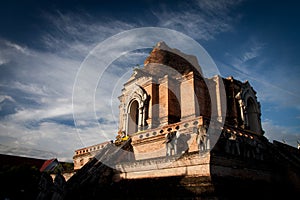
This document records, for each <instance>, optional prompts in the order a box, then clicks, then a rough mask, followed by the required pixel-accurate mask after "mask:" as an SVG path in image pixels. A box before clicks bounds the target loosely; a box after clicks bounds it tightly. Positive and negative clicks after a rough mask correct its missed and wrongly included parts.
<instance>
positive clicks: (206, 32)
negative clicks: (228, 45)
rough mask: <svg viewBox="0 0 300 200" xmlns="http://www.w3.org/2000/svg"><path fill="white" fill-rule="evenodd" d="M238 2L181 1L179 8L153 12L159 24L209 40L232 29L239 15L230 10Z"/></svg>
mask: <svg viewBox="0 0 300 200" xmlns="http://www.w3.org/2000/svg"><path fill="white" fill-rule="evenodd" d="M240 3H241V1H225V0H217V1H208V0H205V1H196V2H194V3H185V2H181V3H180V5H178V7H179V8H180V9H179V10H176V11H173V10H170V9H169V8H166V7H162V8H161V9H160V10H154V11H153V14H154V15H155V16H156V17H157V18H158V20H159V22H158V24H159V26H163V27H168V28H172V29H175V30H180V31H183V32H185V33H186V34H187V35H189V36H191V37H193V38H195V39H201V40H210V39H214V37H215V36H216V35H217V34H219V33H222V32H227V31H232V30H233V29H234V26H233V25H234V24H235V23H236V22H238V20H239V19H240V17H241V16H240V15H239V14H238V13H232V11H233V10H234V8H235V7H236V6H238V5H239V4H240Z"/></svg>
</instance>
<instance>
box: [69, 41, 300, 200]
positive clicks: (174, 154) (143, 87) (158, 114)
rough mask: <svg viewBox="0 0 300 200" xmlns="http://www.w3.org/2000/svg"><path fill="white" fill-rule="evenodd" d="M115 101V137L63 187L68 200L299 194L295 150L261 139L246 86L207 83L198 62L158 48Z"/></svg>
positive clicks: (257, 112)
mask: <svg viewBox="0 0 300 200" xmlns="http://www.w3.org/2000/svg"><path fill="white" fill-rule="evenodd" d="M119 100H120V106H119V111H120V115H119V117H120V118H119V133H120V135H119V136H118V137H117V139H116V140H115V142H114V143H108V144H107V145H106V146H105V147H104V148H102V149H101V151H99V153H98V154H97V155H96V156H95V157H94V159H92V160H90V161H89V162H88V163H87V164H86V165H84V166H83V167H82V168H81V169H80V170H79V171H78V172H77V173H76V174H75V175H74V176H73V177H72V178H71V179H70V180H69V181H68V187H67V188H66V199H69V198H70V199H71V198H74V197H76V198H79V199H83V198H84V199H85V198H91V199H96V198H98V197H101V196H102V195H104V194H107V195H112V197H113V198H124V197H126V198H144V197H147V198H148V197H149V198H166V199H168V198H171V199H173V198H191V199H193V198H217V199H218V198H221V199H222V198H224V199H228V198H229V199H232V198H239V199H240V198H241V197H240V196H239V194H240V193H241V192H243V198H248V197H249V198H250V197H251V198H263V197H278V196H282V197H286V196H289V195H295V194H299V193H300V178H299V172H300V153H299V150H298V149H296V148H294V147H291V146H288V145H286V144H283V143H280V142H278V141H273V143H271V142H269V141H268V139H267V138H266V137H265V136H264V131H263V130H262V126H261V109H260V103H259V102H258V100H257V96H256V92H255V90H254V89H253V88H252V87H251V85H250V83H249V82H248V81H245V82H241V81H239V80H236V79H234V78H233V77H228V78H222V77H220V76H214V77H204V76H203V73H202V70H201V67H200V66H199V64H198V62H197V59H196V57H194V56H191V55H186V54H184V53H183V52H180V51H179V50H177V49H171V48H170V47H168V46H167V45H166V44H165V43H164V42H159V43H158V44H157V45H156V46H155V47H154V48H153V50H152V52H151V53H150V55H149V56H148V58H147V59H146V60H145V62H144V66H143V67H140V68H135V69H134V71H133V74H132V76H131V77H130V79H129V80H128V81H127V82H126V83H124V88H123V89H122V94H121V96H120V97H119ZM77 157H78V156H77ZM77 157H76V158H77ZM253 191H255V192H253Z"/></svg>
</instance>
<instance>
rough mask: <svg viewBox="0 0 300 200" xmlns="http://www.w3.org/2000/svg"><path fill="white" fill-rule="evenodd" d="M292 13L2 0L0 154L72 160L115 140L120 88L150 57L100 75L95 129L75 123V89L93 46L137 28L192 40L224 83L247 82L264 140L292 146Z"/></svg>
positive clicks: (299, 72) (220, 2) (182, 4)
mask: <svg viewBox="0 0 300 200" xmlns="http://www.w3.org/2000/svg"><path fill="white" fill-rule="evenodd" d="M299 9H300V4H299V3H297V1H256V0H252V1H247V0H237V1H233V0H217V1H210V0H203V1H201V0H199V1H196V0H195V1H164V0H163V1H153V0H145V1H115V0H110V1H108V0H107V1H89V0H88V1H79V0H78V1H75V0H74V1H55V0H54V1H26V2H25V1H24V2H22V1H21V2H19V1H14V0H11V1H7V2H2V3H1V7H0V25H1V29H0V153H5V154H14V155H22V156H31V157H38V158H50V157H57V158H59V159H60V160H65V161H70V160H72V156H73V153H74V150H75V149H77V148H81V147H83V146H85V145H91V144H96V143H98V142H99V143H100V142H103V141H105V140H108V139H113V138H114V137H115V135H114V134H115V133H116V131H117V123H118V105H119V104H118V103H119V102H118V99H116V97H117V96H118V94H119V93H118V92H119V89H120V85H122V84H121V83H122V81H124V80H126V78H128V77H129V76H130V73H131V70H132V66H134V65H136V64H142V61H143V59H144V58H145V57H146V56H147V51H135V52H130V53H129V54H127V55H124V56H122V57H120V58H119V59H118V60H116V61H115V62H114V63H112V64H111V66H110V68H109V69H108V70H107V71H105V77H106V78H105V79H103V80H102V81H100V82H99V84H98V91H100V92H97V95H96V99H97V98H99V99H107V101H108V102H107V104H109V105H110V106H105V103H103V104H101V105H97V116H98V122H97V123H96V124H95V123H91V122H89V120H81V121H78V123H76V126H75V124H74V119H73V115H74V110H73V106H72V92H73V86H74V82H75V80H76V76H77V73H78V70H79V69H80V65H81V64H82V62H83V61H84V59H85V58H86V56H87V55H88V54H89V52H90V51H91V50H92V49H94V48H95V47H96V46H97V45H98V44H99V43H101V42H102V41H104V40H105V39H107V38H109V37H110V36H113V35H115V34H118V33H120V32H122V31H125V30H130V29H133V28H140V27H164V28H169V29H174V30H176V31H179V32H182V33H184V34H186V35H188V36H189V37H191V38H193V39H195V40H196V41H197V42H199V43H200V44H201V45H202V46H203V47H204V48H205V49H206V51H207V52H208V53H209V55H210V56H211V57H212V59H213V60H214V62H215V63H216V65H217V67H218V69H219V71H220V74H221V75H222V76H223V77H227V76H233V77H234V78H236V79H238V80H241V81H246V80H248V81H250V84H251V85H252V86H253V87H254V89H255V90H256V91H257V97H258V100H259V101H260V103H261V108H262V125H263V129H264V130H265V132H266V133H265V136H266V137H267V138H268V139H269V140H270V141H271V142H272V141H273V140H279V141H282V140H284V141H286V143H287V144H290V145H292V146H296V145H297V140H299V141H300V123H299V122H300V87H299V86H300V80H299V76H300V56H299V55H300V40H299V37H298V36H299V35H300V27H299V24H300V13H299ZM153 45H155V44H153ZM169 46H172V45H171V44H169ZM148 52H149V51H148ZM120 66H122V67H121V68H120ZM123 74H124V75H123ZM101 88H102V89H101ZM111 88H112V89H111ZM111 91H113V94H111ZM112 97H115V98H112ZM85 109H86V107H85V106H84V105H82V107H80V108H78V110H77V112H80V113H85ZM83 116H84V115H83ZM99 124H100V126H99ZM100 129H101V130H100ZM82 133H84V134H82Z"/></svg>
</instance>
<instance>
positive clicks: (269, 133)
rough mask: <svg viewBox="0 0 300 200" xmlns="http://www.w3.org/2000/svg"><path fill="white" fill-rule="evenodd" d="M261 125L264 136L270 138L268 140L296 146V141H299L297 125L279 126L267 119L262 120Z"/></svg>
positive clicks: (299, 135)
mask: <svg viewBox="0 0 300 200" xmlns="http://www.w3.org/2000/svg"><path fill="white" fill-rule="evenodd" d="M262 126H263V129H264V131H265V136H266V137H267V138H269V139H270V138H271V141H270V142H273V140H277V141H279V142H285V143H286V144H289V145H291V146H293V147H297V141H300V134H299V133H298V132H297V129H299V127H289V126H280V125H278V124H275V123H274V122H273V121H272V120H268V119H267V120H265V121H263V122H262Z"/></svg>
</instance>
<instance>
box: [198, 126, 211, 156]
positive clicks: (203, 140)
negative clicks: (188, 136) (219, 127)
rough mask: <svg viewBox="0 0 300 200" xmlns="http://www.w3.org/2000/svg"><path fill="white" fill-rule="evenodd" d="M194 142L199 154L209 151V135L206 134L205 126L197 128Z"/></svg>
mask: <svg viewBox="0 0 300 200" xmlns="http://www.w3.org/2000/svg"><path fill="white" fill-rule="evenodd" d="M196 141H197V144H198V149H199V151H200V152H201V151H205V150H208V149H210V145H209V143H210V141H209V135H208V133H207V127H206V125H204V126H201V125H199V126H198V128H197V137H196Z"/></svg>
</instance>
